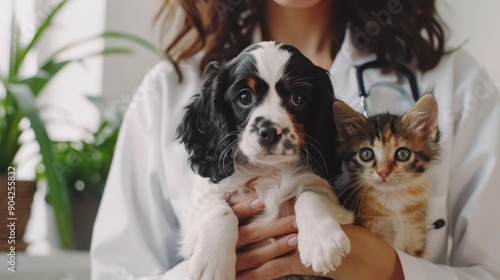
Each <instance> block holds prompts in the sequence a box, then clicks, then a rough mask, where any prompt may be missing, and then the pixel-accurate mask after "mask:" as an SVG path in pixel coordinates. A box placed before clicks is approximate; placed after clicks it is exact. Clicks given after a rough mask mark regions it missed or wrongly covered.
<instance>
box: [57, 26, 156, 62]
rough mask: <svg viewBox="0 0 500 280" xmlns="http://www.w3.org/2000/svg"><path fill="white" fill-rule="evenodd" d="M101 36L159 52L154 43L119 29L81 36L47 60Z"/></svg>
mask: <svg viewBox="0 0 500 280" xmlns="http://www.w3.org/2000/svg"><path fill="white" fill-rule="evenodd" d="M102 38H115V39H123V40H125V41H130V42H132V43H136V44H138V45H140V46H143V47H145V48H146V49H148V50H150V51H151V52H153V53H155V54H159V53H160V50H159V49H158V48H157V47H156V46H155V45H153V44H151V43H150V42H148V41H147V40H144V39H142V38H141V37H138V36H135V35H132V34H128V33H125V32H120V31H107V32H104V33H101V34H98V35H93V36H90V37H87V38H83V39H80V40H78V41H75V42H73V43H70V44H68V45H66V46H64V47H62V48H60V49H59V50H57V51H55V52H54V53H53V54H52V55H51V56H50V57H49V58H48V60H54V59H55V58H56V57H57V56H58V55H60V54H61V53H63V52H65V51H68V50H70V49H72V48H76V47H79V46H81V45H82V44H85V43H88V42H91V41H94V40H97V39H102Z"/></svg>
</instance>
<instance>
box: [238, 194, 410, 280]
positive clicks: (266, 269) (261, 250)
mask: <svg viewBox="0 0 500 280" xmlns="http://www.w3.org/2000/svg"><path fill="white" fill-rule="evenodd" d="M255 199H257V197H256V196H254V197H250V198H249V197H243V198H241V197H240V198H239V199H234V200H233V203H231V201H230V204H231V205H232V207H233V211H235V213H236V215H237V216H238V218H239V219H240V221H242V220H244V219H247V218H249V217H251V216H253V215H255V214H257V213H258V212H260V211H261V210H262V209H263V207H264V206H263V205H260V207H257V208H252V207H250V205H251V203H252V202H254V201H255ZM257 204H258V203H256V202H254V204H253V205H254V206H255V205H257ZM294 219H295V216H289V217H285V218H281V219H279V220H277V221H276V222H275V223H274V224H273V225H271V226H269V225H263V224H260V223H258V222H255V223H250V224H248V225H244V226H241V227H240V237H239V240H238V247H241V246H243V245H246V244H250V243H256V242H259V241H262V240H266V239H268V238H270V237H277V241H276V242H272V243H267V244H265V245H263V246H261V247H258V248H253V249H250V250H248V251H245V252H241V253H239V254H238V255H237V258H238V259H237V264H236V270H237V272H238V274H237V279H239V280H242V279H275V278H278V277H282V276H286V275H292V274H294V275H316V276H327V277H331V278H334V279H336V280H342V279H373V275H378V276H380V277H378V279H394V280H395V279H404V275H403V271H402V268H401V264H400V262H399V258H398V256H397V253H396V251H395V250H394V249H393V248H392V247H390V246H389V245H387V244H386V243H385V242H384V241H383V240H381V239H380V238H378V237H377V236H375V235H373V234H372V233H370V232H369V231H368V230H366V229H364V228H360V227H357V226H353V225H343V226H342V228H343V230H344V231H345V233H346V234H347V236H348V237H349V240H350V241H351V252H350V253H349V254H348V255H347V256H346V257H345V258H344V259H343V260H342V264H341V265H340V267H338V268H337V269H336V270H335V271H332V272H331V273H329V274H328V275H318V274H317V273H315V272H314V271H313V270H312V268H310V267H309V268H308V267H305V266H304V265H303V264H302V263H301V261H300V256H299V253H298V251H297V250H296V248H297V243H296V240H297V239H296V237H297V234H296V232H297V229H295V228H294V227H293V226H290V225H293V221H294ZM289 240H290V241H291V242H290V244H291V246H290V245H288V242H289Z"/></svg>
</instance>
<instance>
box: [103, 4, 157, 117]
mask: <svg viewBox="0 0 500 280" xmlns="http://www.w3.org/2000/svg"><path fill="white" fill-rule="evenodd" d="M161 3H162V0H148V1H144V0H108V1H107V4H106V5H107V7H106V30H118V31H125V32H128V33H132V34H134V35H138V36H140V37H142V38H144V39H147V40H149V41H150V42H151V43H154V44H155V45H158V42H159V35H158V34H157V32H155V31H154V30H153V29H152V27H153V18H154V16H155V14H156V12H157V10H158V8H159V7H160V4H161ZM118 42H119V41H118ZM116 44H117V42H116V41H111V40H108V41H107V42H106V46H108V47H109V46H116ZM118 44H119V45H121V46H123V43H122V42H119V43H118ZM132 47H133V49H134V50H135V51H134V54H133V55H128V56H108V57H106V58H105V59H104V76H103V78H104V80H103V94H104V95H105V96H106V97H107V98H108V99H109V100H110V101H111V102H112V104H114V105H116V106H118V107H119V109H125V107H126V105H127V104H128V102H129V101H130V99H131V98H132V95H133V94H134V93H135V91H136V89H137V88H138V86H139V84H140V82H141V80H142V78H143V76H144V75H145V73H146V72H147V71H148V70H149V69H151V68H152V67H153V66H154V65H155V64H156V63H157V62H158V61H159V60H161V55H158V54H153V53H151V52H150V51H148V50H146V49H144V48H141V47H137V46H132Z"/></svg>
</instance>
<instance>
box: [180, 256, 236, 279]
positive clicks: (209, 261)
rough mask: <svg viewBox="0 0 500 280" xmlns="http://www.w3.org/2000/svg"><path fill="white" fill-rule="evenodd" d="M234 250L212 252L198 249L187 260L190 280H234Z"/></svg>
mask: <svg viewBox="0 0 500 280" xmlns="http://www.w3.org/2000/svg"><path fill="white" fill-rule="evenodd" d="M235 268H236V251H234V250H233V251H232V252H224V254H213V253H208V251H202V250H199V251H197V252H195V253H194V254H193V256H192V257H191V259H190V260H189V279H190V280H234V278H236V269H235Z"/></svg>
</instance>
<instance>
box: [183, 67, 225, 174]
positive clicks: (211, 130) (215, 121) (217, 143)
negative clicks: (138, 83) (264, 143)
mask: <svg viewBox="0 0 500 280" xmlns="http://www.w3.org/2000/svg"><path fill="white" fill-rule="evenodd" d="M204 76H205V82H204V84H203V87H202V89H201V93H200V94H197V95H195V96H194V97H193V98H192V100H191V103H190V104H189V105H188V106H187V107H186V113H185V115H184V118H183V119H182V122H181V124H180V125H179V127H178V128H177V139H178V140H180V142H181V143H183V144H184V145H185V147H186V150H187V152H188V154H189V162H190V164H191V168H192V169H193V171H194V172H195V173H197V174H199V175H201V176H203V177H208V178H210V181H211V182H214V183H216V182H219V181H220V180H222V179H224V178H226V177H227V176H229V175H231V174H232V173H233V172H234V164H233V159H232V155H231V152H230V151H228V149H226V148H227V147H228V146H229V143H231V142H230V139H229V137H226V136H227V134H228V132H229V128H228V123H227V121H228V118H227V109H226V108H225V106H224V105H225V103H224V102H221V101H222V100H224V94H225V91H226V88H227V77H226V73H225V71H224V70H223V67H222V66H221V65H219V64H218V63H217V62H211V63H209V64H208V65H207V67H206V68H205V72H204ZM222 157H224V159H223V158H222Z"/></svg>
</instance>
